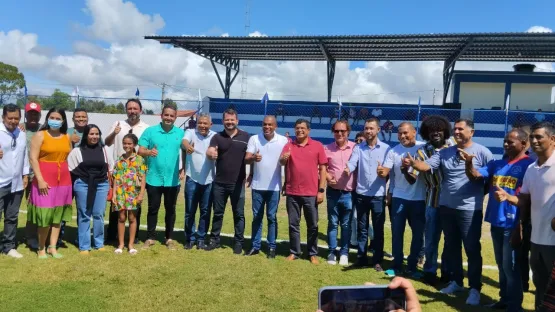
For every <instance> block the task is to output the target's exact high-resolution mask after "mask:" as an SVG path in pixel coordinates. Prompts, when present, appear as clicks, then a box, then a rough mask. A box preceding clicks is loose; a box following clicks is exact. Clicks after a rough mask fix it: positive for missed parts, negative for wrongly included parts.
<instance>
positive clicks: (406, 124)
mask: <svg viewBox="0 0 555 312" xmlns="http://www.w3.org/2000/svg"><path fill="white" fill-rule="evenodd" d="M401 127H409V129H410V130H414V131H416V128H415V127H414V125H413V124H412V122H410V121H403V122H402V123H400V124H399V126H398V127H397V128H401Z"/></svg>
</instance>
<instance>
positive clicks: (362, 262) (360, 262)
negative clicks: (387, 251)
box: [353, 257, 368, 268]
mask: <svg viewBox="0 0 555 312" xmlns="http://www.w3.org/2000/svg"><path fill="white" fill-rule="evenodd" d="M353 266H355V267H358V268H362V267H367V266H368V258H366V257H357V261H356V262H355V264H353Z"/></svg>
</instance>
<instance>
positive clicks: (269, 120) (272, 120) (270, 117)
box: [262, 115, 277, 127]
mask: <svg viewBox="0 0 555 312" xmlns="http://www.w3.org/2000/svg"><path fill="white" fill-rule="evenodd" d="M265 123H272V124H274V125H276V127H277V120H276V117H275V116H273V115H266V116H264V119H263V120H262V124H263V125H264V124H265Z"/></svg>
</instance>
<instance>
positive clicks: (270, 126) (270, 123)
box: [262, 115, 277, 139]
mask: <svg viewBox="0 0 555 312" xmlns="http://www.w3.org/2000/svg"><path fill="white" fill-rule="evenodd" d="M276 128H277V121H276V117H274V116H270V115H268V116H265V117H264V119H263V120H262V132H263V133H264V137H266V139H271V138H272V137H273V136H274V133H275V131H276Z"/></svg>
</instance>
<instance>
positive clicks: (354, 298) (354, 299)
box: [318, 285, 406, 312]
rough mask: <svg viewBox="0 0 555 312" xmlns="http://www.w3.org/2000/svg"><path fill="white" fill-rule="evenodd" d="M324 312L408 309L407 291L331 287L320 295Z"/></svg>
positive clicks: (323, 290) (378, 287)
mask: <svg viewBox="0 0 555 312" xmlns="http://www.w3.org/2000/svg"><path fill="white" fill-rule="evenodd" d="M318 308H319V309H320V310H322V311H324V312H350V311H353V312H354V311H357V312H374V311H376V312H382V311H391V310H397V309H403V310H405V309H406V298H405V291H404V290H403V289H393V290H391V289H389V288H387V285H382V286H329V287H323V288H321V289H320V292H319V293H318Z"/></svg>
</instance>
